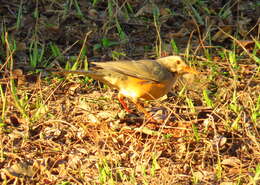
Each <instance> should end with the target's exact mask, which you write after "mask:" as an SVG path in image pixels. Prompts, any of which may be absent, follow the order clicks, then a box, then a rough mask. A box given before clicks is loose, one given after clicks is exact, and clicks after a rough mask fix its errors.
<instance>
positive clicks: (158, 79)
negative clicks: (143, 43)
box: [56, 56, 198, 115]
mask: <svg viewBox="0 0 260 185" xmlns="http://www.w3.org/2000/svg"><path fill="white" fill-rule="evenodd" d="M56 72H58V73H74V74H80V75H86V76H89V77H91V78H93V79H95V80H98V81H100V82H103V83H104V84H107V85H108V86H110V87H111V88H115V89H117V90H118V100H119V101H120V103H121V104H122V106H123V107H124V108H125V110H126V111H128V112H131V111H130V110H129V108H128V107H127V105H126V103H125V102H124V97H127V98H129V99H130V100H131V101H132V102H133V103H134V104H135V105H136V106H137V109H138V110H139V111H142V112H143V113H145V115H147V114H148V113H147V111H146V110H145V109H144V107H143V106H142V105H141V104H140V100H155V99H158V98H160V97H162V96H164V95H165V94H167V93H168V92H169V91H170V90H171V88H172V87H173V85H174V84H175V82H176V81H177V79H178V78H179V77H180V76H182V75H183V74H185V73H192V74H197V73H198V72H197V71H196V70H194V69H193V68H191V67H189V66H188V65H187V64H186V63H185V62H184V61H183V60H182V58H181V57H179V56H167V57H163V58H159V59H155V60H132V61H129V60H121V61H108V62H92V63H91V66H90V67H89V70H88V71H86V70H59V71H56Z"/></svg>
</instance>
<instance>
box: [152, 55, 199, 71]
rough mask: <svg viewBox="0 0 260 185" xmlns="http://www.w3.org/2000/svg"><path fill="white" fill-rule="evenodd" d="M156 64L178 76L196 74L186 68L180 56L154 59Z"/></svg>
mask: <svg viewBox="0 0 260 185" xmlns="http://www.w3.org/2000/svg"><path fill="white" fill-rule="evenodd" d="M156 61H157V62H158V63H160V64H161V65H163V66H165V67H166V68H167V69H169V70H170V71H171V72H177V73H178V74H183V73H192V74H198V72H197V71H196V70H195V69H193V68H191V67H190V66H188V65H187V64H186V63H185V62H184V61H183V60H182V58H181V57H180V56H175V55H173V56H167V57H163V58H159V59H156Z"/></svg>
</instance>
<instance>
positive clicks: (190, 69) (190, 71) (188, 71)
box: [182, 66, 199, 75]
mask: <svg viewBox="0 0 260 185" xmlns="http://www.w3.org/2000/svg"><path fill="white" fill-rule="evenodd" d="M182 70H183V72H186V73H191V74H195V75H197V74H199V72H198V71H196V70H195V69H193V68H191V67H190V66H185V67H184V68H183V69H182Z"/></svg>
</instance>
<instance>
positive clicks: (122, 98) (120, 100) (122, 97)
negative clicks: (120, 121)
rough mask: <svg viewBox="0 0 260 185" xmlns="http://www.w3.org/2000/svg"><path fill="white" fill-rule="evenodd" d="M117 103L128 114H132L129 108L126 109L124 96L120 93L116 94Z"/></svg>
mask: <svg viewBox="0 0 260 185" xmlns="http://www.w3.org/2000/svg"><path fill="white" fill-rule="evenodd" d="M117 98H118V100H119V102H120V103H121V105H122V106H123V107H124V109H125V110H126V111H127V112H128V113H132V111H131V110H129V108H128V107H127V104H126V102H125V101H124V96H122V95H121V94H120V93H118V96H117Z"/></svg>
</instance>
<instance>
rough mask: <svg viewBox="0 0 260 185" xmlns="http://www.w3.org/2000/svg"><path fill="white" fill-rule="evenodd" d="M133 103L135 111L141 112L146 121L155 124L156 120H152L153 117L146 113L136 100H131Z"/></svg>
mask: <svg viewBox="0 0 260 185" xmlns="http://www.w3.org/2000/svg"><path fill="white" fill-rule="evenodd" d="M132 101H133V102H134V104H135V105H136V107H137V109H138V110H139V111H140V112H143V113H144V116H145V117H146V118H147V119H148V120H152V121H154V122H157V120H155V119H154V118H153V116H152V115H151V114H150V113H149V112H147V111H146V110H145V108H144V107H143V106H142V105H141V104H140V103H139V102H138V101H137V100H132Z"/></svg>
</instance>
